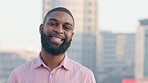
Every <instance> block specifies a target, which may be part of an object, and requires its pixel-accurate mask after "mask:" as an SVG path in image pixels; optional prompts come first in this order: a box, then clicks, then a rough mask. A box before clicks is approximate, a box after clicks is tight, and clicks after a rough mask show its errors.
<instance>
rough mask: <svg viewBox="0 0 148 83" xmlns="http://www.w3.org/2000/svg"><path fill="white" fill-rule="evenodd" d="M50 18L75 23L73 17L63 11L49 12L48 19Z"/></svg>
mask: <svg viewBox="0 0 148 83" xmlns="http://www.w3.org/2000/svg"><path fill="white" fill-rule="evenodd" d="M50 19H56V20H57V21H59V22H68V23H70V24H72V25H73V24H74V22H73V19H72V17H71V16H70V15H69V14H67V13H66V12H63V11H54V12H51V13H49V14H48V16H47V17H46V21H49V20H50Z"/></svg>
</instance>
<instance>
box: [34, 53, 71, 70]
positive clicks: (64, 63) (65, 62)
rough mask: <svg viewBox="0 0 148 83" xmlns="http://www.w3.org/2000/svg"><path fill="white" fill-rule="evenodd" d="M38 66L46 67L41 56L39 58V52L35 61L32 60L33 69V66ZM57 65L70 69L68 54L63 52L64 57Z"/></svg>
mask: <svg viewBox="0 0 148 83" xmlns="http://www.w3.org/2000/svg"><path fill="white" fill-rule="evenodd" d="M40 66H44V67H47V66H46V65H45V64H44V62H43V60H42V58H41V54H39V56H38V58H36V59H35V62H34V69H35V68H38V67H40ZM58 67H63V68H64V69H66V70H70V65H69V58H68V55H67V54H65V57H64V59H63V61H62V62H61V63H60V65H59V66H58Z"/></svg>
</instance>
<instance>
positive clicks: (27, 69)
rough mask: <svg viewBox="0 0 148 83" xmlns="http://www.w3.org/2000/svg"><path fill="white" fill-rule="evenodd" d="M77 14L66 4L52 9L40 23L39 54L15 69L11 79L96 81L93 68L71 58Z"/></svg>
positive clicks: (16, 82) (14, 82) (19, 82)
mask: <svg viewBox="0 0 148 83" xmlns="http://www.w3.org/2000/svg"><path fill="white" fill-rule="evenodd" d="M74 23H75V22H74V17H73V16H72V14H71V12H70V11H69V10H68V9H66V8H64V7H57V8H53V9H51V10H50V11H49V12H48V13H47V14H46V16H45V18H44V20H43V23H42V24H41V25H40V27H39V31H40V34H41V44H42V48H41V52H40V54H39V57H38V58H36V59H34V60H32V61H30V62H27V63H25V64H23V65H21V66H19V67H18V68H16V69H14V70H13V71H12V72H11V74H10V76H9V79H8V83H96V82H95V78H94V75H93V73H92V71H91V70H89V69H88V68H86V67H84V66H82V65H81V64H79V63H77V62H75V61H73V60H71V59H70V58H68V56H67V54H66V51H67V49H68V48H69V46H70V44H71V41H72V37H73V35H74Z"/></svg>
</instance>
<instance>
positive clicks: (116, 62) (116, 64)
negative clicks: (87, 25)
mask: <svg viewBox="0 0 148 83" xmlns="http://www.w3.org/2000/svg"><path fill="white" fill-rule="evenodd" d="M101 35H102V53H101V54H102V55H101V57H100V58H101V59H100V62H99V63H100V65H99V69H98V76H97V78H98V83H110V82H112V83H121V81H122V78H129V77H130V78H133V77H134V71H133V70H134V58H135V34H134V33H112V32H101Z"/></svg>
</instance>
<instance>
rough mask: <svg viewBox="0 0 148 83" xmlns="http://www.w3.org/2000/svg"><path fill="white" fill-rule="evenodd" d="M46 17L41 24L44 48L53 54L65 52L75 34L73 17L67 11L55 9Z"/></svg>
mask: <svg viewBox="0 0 148 83" xmlns="http://www.w3.org/2000/svg"><path fill="white" fill-rule="evenodd" d="M45 19H46V20H45V22H44V24H43V25H41V26H40V33H41V43H42V47H43V49H44V50H45V51H47V52H48V53H49V54H51V55H59V54H63V53H65V51H66V50H67V49H68V47H69V46H70V44H71V40H72V36H73V34H74V32H73V29H74V22H73V19H72V17H71V16H70V15H69V14H67V13H65V12H62V11H55V12H52V13H50V14H49V15H48V16H47V17H46V18H45Z"/></svg>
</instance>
